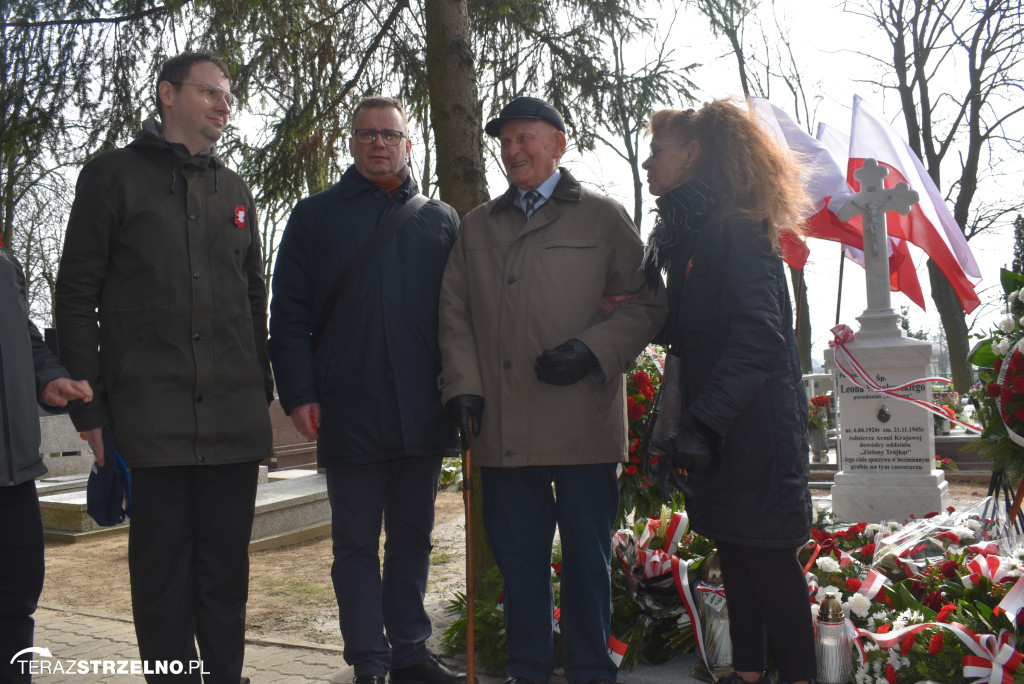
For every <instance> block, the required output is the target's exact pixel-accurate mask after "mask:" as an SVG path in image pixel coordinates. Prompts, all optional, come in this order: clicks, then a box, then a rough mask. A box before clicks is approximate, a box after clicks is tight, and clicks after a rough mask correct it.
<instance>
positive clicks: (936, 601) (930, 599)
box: [924, 589, 942, 610]
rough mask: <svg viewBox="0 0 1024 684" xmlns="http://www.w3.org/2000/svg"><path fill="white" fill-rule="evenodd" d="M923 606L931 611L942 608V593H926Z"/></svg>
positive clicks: (937, 591) (935, 591)
mask: <svg viewBox="0 0 1024 684" xmlns="http://www.w3.org/2000/svg"><path fill="white" fill-rule="evenodd" d="M924 605H926V606H928V607H929V608H931V609H932V610H938V609H939V608H941V607H942V592H941V591H939V590H938V589H936V590H934V591H930V592H928V595H927V596H925V597H924Z"/></svg>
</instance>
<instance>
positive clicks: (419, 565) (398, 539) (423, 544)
mask: <svg viewBox="0 0 1024 684" xmlns="http://www.w3.org/2000/svg"><path fill="white" fill-rule="evenodd" d="M440 475H441V457H440V456H438V457H415V458H402V459H396V460H392V461H386V462H384V463H370V464H366V465H352V466H331V467H328V468H327V495H328V497H329V498H330V500H331V537H332V539H333V542H334V547H333V548H334V565H333V566H332V567H331V579H332V580H333V582H334V593H335V596H337V598H338V612H339V616H340V622H341V638H342V640H343V641H344V643H345V652H344V657H345V662H346V663H348V664H349V665H351V666H352V668H353V670H354V671H355V674H356V675H378V676H384V675H386V674H387V673H388V671H389V670H391V669H393V668H404V667H411V666H412V665H416V664H418V663H421V662H423V661H424V660H426V659H427V658H429V657H430V652H429V651H428V650H427V647H426V640H427V639H428V638H429V637H430V632H431V625H430V617H429V616H428V615H427V611H426V610H425V609H424V607H423V597H424V595H425V593H426V590H427V574H428V572H429V570H430V551H431V549H432V548H433V545H432V544H431V541H430V534H431V532H433V530H434V502H435V500H436V499H437V480H438V478H439V477H440ZM382 517H383V520H384V535H385V541H384V567H383V574H382V572H381V565H380V560H379V556H378V546H379V543H380V526H381V518H382ZM385 634H386V636H385Z"/></svg>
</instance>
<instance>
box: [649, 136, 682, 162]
mask: <svg viewBox="0 0 1024 684" xmlns="http://www.w3.org/2000/svg"><path fill="white" fill-rule="evenodd" d="M689 143H690V141H689V140H687V141H686V142H674V143H662V144H661V145H655V144H654V143H651V159H654V158H655V157H657V156H658V155H659V154H661V152H663V151H664V150H666V149H667V148H669V147H676V146H677V145H688V144H689Z"/></svg>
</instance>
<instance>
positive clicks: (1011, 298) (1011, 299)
mask: <svg viewBox="0 0 1024 684" xmlns="http://www.w3.org/2000/svg"><path fill="white" fill-rule="evenodd" d="M1017 296H1018V293H1017V291H1016V290H1014V291H1013V292H1010V293H1009V294H1007V295H1006V301H1008V302H1010V303H1011V304H1012V303H1013V302H1015V301H1017Z"/></svg>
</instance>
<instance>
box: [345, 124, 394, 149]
mask: <svg viewBox="0 0 1024 684" xmlns="http://www.w3.org/2000/svg"><path fill="white" fill-rule="evenodd" d="M352 134H353V135H354V136H355V139H356V142H358V143H360V144H362V145H372V144H373V141H374V140H376V139H377V136H378V135H379V136H380V139H381V140H383V141H384V144H385V145H390V146H391V147H395V146H396V145H398V144H399V143H400V142H402V138H404V137H406V135H405V133H403V132H402V131H392V130H383V131H378V130H375V129H373V128H356V129H355V130H353V131H352Z"/></svg>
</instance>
